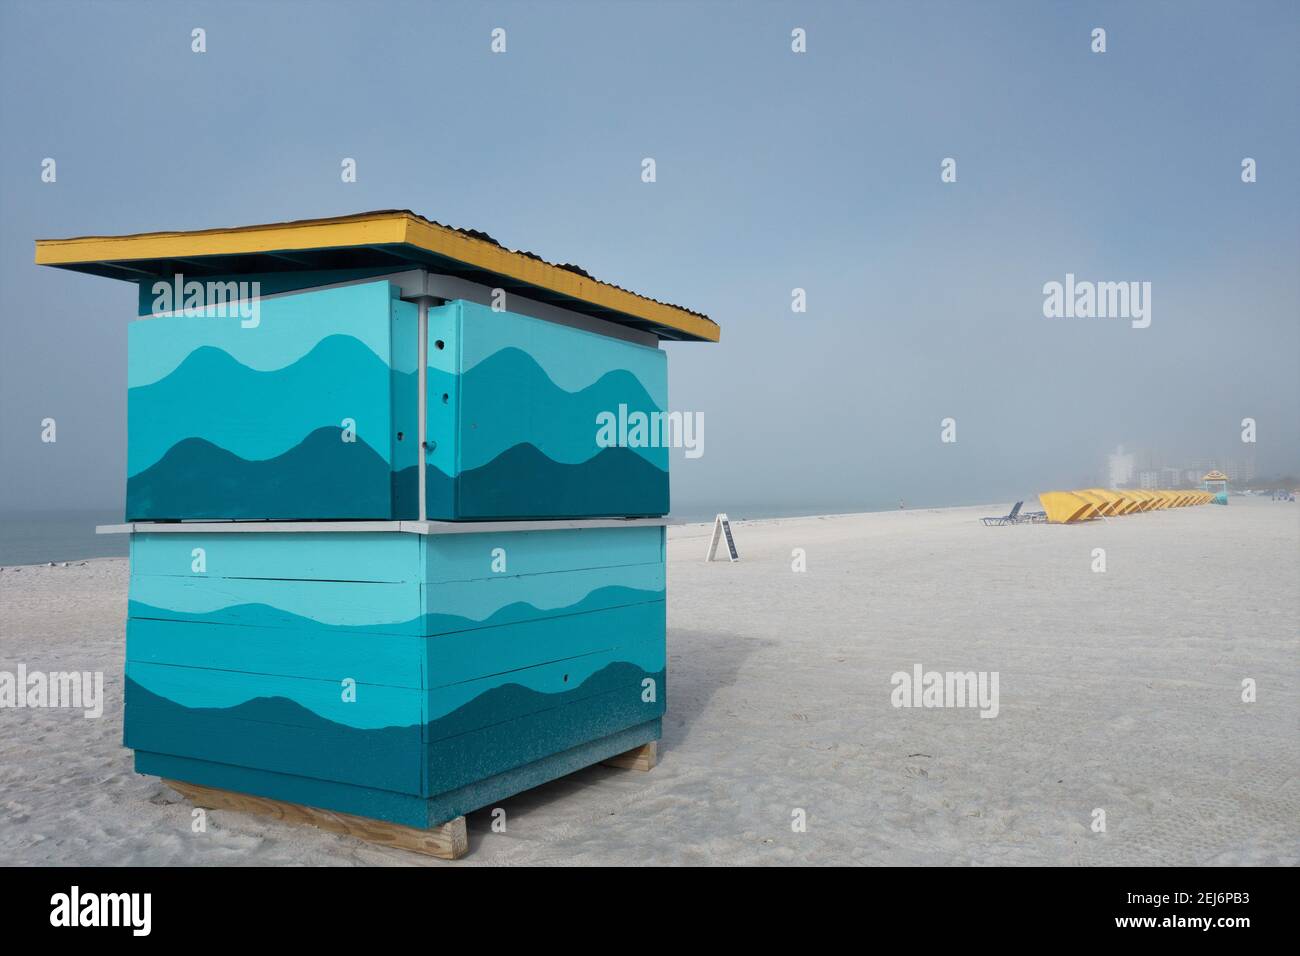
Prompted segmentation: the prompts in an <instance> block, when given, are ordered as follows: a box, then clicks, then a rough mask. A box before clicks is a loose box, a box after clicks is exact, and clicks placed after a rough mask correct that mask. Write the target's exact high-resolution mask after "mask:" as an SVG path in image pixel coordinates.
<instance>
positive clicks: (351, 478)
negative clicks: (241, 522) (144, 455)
mask: <svg viewBox="0 0 1300 956" xmlns="http://www.w3.org/2000/svg"><path fill="white" fill-rule="evenodd" d="M391 494H392V475H391V473H390V470H389V466H388V462H387V461H385V460H384V458H383V457H382V456H380V455H379V454H377V453H376V452H375V450H374V449H373V448H371V447H370V446H369V445H367V444H366V443H365V442H363V441H361V440H360V439H359V438H358V440H357V441H355V442H345V441H343V439H342V429H341V428H337V427H327V428H318V429H316V430H315V431H314V432H312V433H311V434H309V435H308V436H307V437H306V438H304V439H303V441H302V442H301V443H300V444H298V445H296V446H295V447H293V448H292V449H290V450H289V451H287V452H285V453H284V454H283V455H278V456H276V457H275V458H268V459H264V460H261V461H249V460H246V459H244V458H240V457H239V456H238V455H235V454H233V453H231V452H229V451H226V450H225V449H224V448H219V447H217V446H216V445H214V444H212V443H211V442H209V441H206V440H204V439H202V438H187V439H185V440H184V441H181V442H178V443H177V444H175V445H173V446H172V447H171V448H170V449H168V451H167V454H165V455H163V457H162V458H161V459H160V460H159V461H158V462H157V464H155V465H152V466H151V467H149V468H146V469H145V470H144V471H142V472H140V473H139V474H138V475H132V476H131V477H129V478H127V481H126V518H127V520H128V521H136V520H162V519H179V518H267V519H282V520H314V519H347V518H381V519H386V518H389V517H391V515H392V503H391V499H390V496H391Z"/></svg>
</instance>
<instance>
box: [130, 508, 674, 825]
mask: <svg viewBox="0 0 1300 956" xmlns="http://www.w3.org/2000/svg"><path fill="white" fill-rule="evenodd" d="M136 537H137V540H136V541H135V543H134V548H135V553H134V555H133V563H132V576H131V587H130V602H129V618H128V620H127V631H126V710H125V719H124V739H125V743H126V745H127V746H128V747H130V748H132V749H134V750H136V751H137V766H138V767H146V768H153V770H152V771H151V772H157V773H164V774H167V773H170V774H174V775H176V777H177V779H182V780H186V779H188V780H190V781H191V782H198V783H207V784H208V785H211V786H219V787H225V788H227V789H234V790H239V791H241V792H251V793H260V794H261V795H264V796H272V797H276V796H277V795H278V796H279V798H283V799H292V800H294V801H296V802H306V803H308V804H310V805H312V806H320V807H324V808H326V809H335V810H339V811H340V812H353V811H356V810H358V809H359V810H361V811H363V812H364V813H366V814H368V815H373V816H377V817H379V818H381V819H391V820H396V821H401V822H415V823H417V824H419V821H420V819H421V814H424V813H427V814H429V815H438V814H442V813H445V812H448V810H447V808H448V807H456V806H461V807H463V808H466V809H475V808H477V807H478V806H481V805H482V804H481V803H478V802H475V801H476V800H477V799H480V797H475V796H472V794H480V795H481V794H484V793H490V794H492V796H487V797H481V799H484V800H487V799H497V798H498V797H500V796H501V795H502V794H504V793H507V792H518V790H521V789H526V788H527V787H529V786H534V785H536V784H537V783H540V782H544V781H545V780H549V779H553V778H554V777H556V776H559V775H561V774H563V773H567V772H570V771H572V770H574V769H577V768H578V767H580V766H586V765H587V764H589V763H592V762H595V761H597V760H600V759H603V758H604V757H606V756H610V755H612V754H614V753H618V752H622V750H626V749H629V748H630V747H632V746H636V745H639V744H641V743H645V742H646V741H647V740H651V739H657V737H658V735H659V729H660V724H659V721H660V719H661V718H662V716H663V714H664V711H665V701H666V688H665V686H664V680H665V677H666V670H667V655H666V645H665V639H664V637H665V629H666V601H665V596H666V595H665V581H664V564H663V546H664V531H663V529H662V528H659V527H645V526H639V527H635V526H634V527H629V528H607V529H586V530H576V529H559V530H554V531H528V532H503V531H496V532H486V533H483V534H481V535H480V534H457V535H447V536H441V537H440V536H415V535H405V534H392V533H388V534H386V533H382V532H358V533H353V534H312V533H298V534H286V533H267V534H204V533H201V532H192V533H180V532H177V533H171V534H163V533H156V534H150V533H141V534H138V535H137V536H136ZM195 547H204V548H205V549H206V559H207V564H206V567H205V569H204V570H203V571H196V570H194V569H193V567H192V566H191V564H190V558H189V556H190V554H191V552H192V551H193V549H194V548H195ZM498 551H499V552H500V553H502V554H504V555H508V556H509V562H510V563H509V566H508V567H500V566H496V565H494V557H493V555H494V554H495V553H496V552H498ZM616 747H618V748H621V749H615V748H616ZM485 781H495V782H493V783H491V784H490V786H489V785H488V784H486V783H484V782H485ZM481 786H488V787H489V788H488V789H487V790H482V789H475V788H479V787H481ZM286 795H287V796H286ZM457 812H463V810H462V811H457ZM435 822H440V821H435Z"/></svg>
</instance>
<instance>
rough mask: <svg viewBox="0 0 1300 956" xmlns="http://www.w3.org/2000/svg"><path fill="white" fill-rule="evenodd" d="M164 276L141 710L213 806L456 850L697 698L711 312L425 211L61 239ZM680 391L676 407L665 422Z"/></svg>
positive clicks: (145, 484)
mask: <svg viewBox="0 0 1300 956" xmlns="http://www.w3.org/2000/svg"><path fill="white" fill-rule="evenodd" d="M36 261H37V263H38V264H44V265H50V266H55V267H59V268H63V269H70V270H73V271H78V272H85V273H90V274H93V275H99V276H105V277H108V278H115V279H121V280H124V281H128V282H133V283H136V284H137V286H138V287H139V307H138V309H137V313H138V316H137V318H138V320H137V321H135V322H133V323H132V324H131V326H130V329H129V334H128V359H127V361H128V388H129V390H128V399H127V409H128V426H127V431H128V439H127V441H128V449H127V460H128V465H127V471H128V474H127V493H126V509H125V519H126V520H125V523H124V524H122V525H120V526H113V527H112V528H108V529H103V530H106V531H121V532H125V533H128V534H130V537H131V583H130V602H129V611H128V620H127V628H126V630H127V637H126V680H125V686H126V704H125V719H124V725H125V726H124V738H125V741H124V742H125V744H126V746H127V747H129V748H131V749H133V750H134V751H135V766H136V770H137V772H139V773H143V774H152V775H156V776H159V777H162V778H164V779H166V780H167V781H168V782H169V783H171V784H172V785H173V786H174V787H176V789H178V790H179V791H181V792H182V793H184V794H186V795H187V796H189V797H190V798H191V799H193V800H194V801H195V802H197V803H199V804H200V805H204V806H219V807H236V808H241V809H249V810H257V811H262V812H269V813H274V814H277V815H280V816H282V817H285V818H288V819H301V820H307V821H310V822H313V823H315V824H317V825H320V826H324V827H326V828H329V829H334V830H340V831H343V832H348V833H353V834H356V835H359V836H362V837H363V838H366V839H371V840H375V841H378V842H383V843H390V844H394V845H399V846H408V847H411V848H414V849H419V850H422V851H424V852H431V853H435V854H437V855H443V856H452V857H454V856H457V855H459V854H460V853H463V852H464V849H465V837H464V819H463V815H464V814H465V813H468V812H469V811H472V810H475V809H478V808H481V807H484V806H487V805H489V804H491V803H493V802H494V801H497V800H500V799H502V798H504V797H507V796H510V795H512V794H515V793H518V792H520V791H522V790H525V789H529V788H531V787H534V786H537V785H538V784H541V783H543V782H545V781H548V780H551V779H554V778H556V777H559V776H562V775H564V774H567V773H570V772H572V771H574V770H577V769H580V768H581V767H584V766H588V765H590V764H593V763H597V762H601V761H614V762H615V763H617V764H619V765H622V766H630V767H639V768H641V769H648V767H649V766H652V765H653V759H654V758H653V747H654V742H655V741H656V740H658V738H659V736H660V725H661V719H662V716H663V714H664V710H665V706H666V687H665V676H666V675H665V669H666V650H665V580H664V547H665V542H664V524H665V520H666V519H665V518H664V515H665V514H666V513H667V512H668V508H669V498H668V449H667V448H666V447H663V445H662V444H661V443H659V442H655V443H653V444H649V445H647V444H644V443H642V444H639V445H636V446H635V447H633V446H631V445H630V444H629V445H616V446H607V443H602V442H601V441H599V440H598V428H597V421H598V416H599V415H601V414H602V413H613V414H618V413H620V411H621V413H622V414H625V415H633V414H635V413H641V414H643V415H645V416H646V417H647V418H650V417H651V416H654V415H656V413H666V412H667V411H668V406H667V365H666V356H665V354H664V352H663V351H662V349H661V348H660V342H661V341H662V340H665V339H669V340H677V341H714V342H716V341H717V340H718V338H719V330H718V326H717V325H716V324H715V323H714V322H713V321H711V320H710V319H708V318H707V317H706V316H704V315H701V314H699V313H696V312H692V311H690V310H687V309H684V308H681V307H678V306H673V305H668V304H665V303H662V302H658V301H656V300H653V299H649V298H646V297H644V296H640V295H637V294H635V293H632V292H628V291H627V290H625V289H621V288H619V287H617V286H613V285H610V284H608V283H603V282H599V281H597V280H595V279H593V278H592V277H591V276H589V275H588V274H586V273H585V272H583V271H582V270H580V269H578V268H576V267H573V266H558V265H553V264H551V263H548V262H545V261H544V260H542V259H540V258H538V257H536V256H534V255H532V254H530V253H523V252H515V251H511V250H507V249H505V248H504V247H502V246H500V245H499V244H497V243H496V242H495V241H493V240H492V239H491V238H490V237H487V236H485V235H484V234H482V233H475V232H468V231H463V230H457V229H451V228H448V227H446V226H442V225H439V224H437V223H434V222H431V221H429V220H426V219H423V218H421V217H419V216H416V215H414V214H412V213H410V212H408V211H404V210H393V211H382V212H374V213H365V214H361V215H356V216H346V217H339V218H332V219H315V220H304V221H299V222H289V223H277V224H270V225H259V226H249V227H240V228H232V229H211V230H202V231H195V232H166V233H150V234H142V235H129V236H102V237H84V238H76V239H58V240H38V241H37V244H36ZM654 420H656V421H657V420H658V419H654Z"/></svg>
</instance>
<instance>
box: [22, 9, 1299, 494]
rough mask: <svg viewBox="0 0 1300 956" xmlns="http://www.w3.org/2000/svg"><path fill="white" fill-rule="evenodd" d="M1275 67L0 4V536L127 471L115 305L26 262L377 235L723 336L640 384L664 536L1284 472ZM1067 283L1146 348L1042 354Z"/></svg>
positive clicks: (455, 19) (943, 37) (1207, 59)
mask: <svg viewBox="0 0 1300 956" xmlns="http://www.w3.org/2000/svg"><path fill="white" fill-rule="evenodd" d="M196 26H197V27H203V28H204V29H205V30H206V31H207V44H208V52H207V53H205V54H202V55H198V54H194V53H192V52H191V51H190V31H191V29H192V28H194V27H196ZM494 27H502V28H504V29H505V30H506V31H507V44H508V50H507V52H506V53H505V54H493V53H491V52H490V49H489V42H490V32H491V30H492V29H493V28H494ZM794 27H803V28H805V29H806V30H807V35H808V52H807V53H806V54H802V55H797V54H794V53H792V52H791V50H790V31H791V29H792V28H794ZM1094 27H1103V28H1105V29H1106V31H1107V52H1106V53H1104V54H1095V53H1092V52H1091V51H1090V48H1089V44H1090V40H1089V35H1090V32H1091V30H1092V29H1093V28H1094ZM1298 48H1300V7H1298V6H1297V5H1296V4H1292V3H1277V4H1272V3H1234V4H1227V3H1219V4H1210V3H1113V4H1109V3H1097V4H1084V3H1080V4H1068V5H1066V4H1054V3H1037V2H1035V3H1030V2H1024V3H985V4H973V3H925V2H921V3H878V4H877V3H817V4H778V3H770V4H724V3H708V2H701V3H654V4H651V3H603V4H600V3H530V4H522V3H519V4H516V3H473V4H443V3H427V2H426V3H412V4H402V3H382V2H370V3H358V4H350V3H337V2H335V3H330V2H327V3H314V4H306V3H295V2H279V3H277V2H260V3H220V4H201V3H187V2H172V3H131V2H125V3H112V4H107V3H96V4H90V3H26V2H17V0H0V90H3V92H0V130H3V142H2V145H0V184H2V186H3V188H2V189H0V253H2V255H0V307H2V308H3V321H2V322H0V400H2V401H3V414H0V464H2V465H3V470H4V474H5V484H6V486H7V488H8V489H9V491H10V499H9V501H7V502H6V506H7V507H9V508H15V507H18V508H21V507H33V508H36V507H40V508H59V507H69V506H72V505H74V504H78V505H101V504H108V505H114V506H115V505H117V504H118V503H119V502H120V501H121V495H122V486H123V481H124V472H125V421H124V419H125V331H126V325H127V323H128V322H129V320H130V317H131V316H132V315H133V314H134V305H135V300H134V289H133V287H131V286H128V285H126V284H124V283H116V282H113V281H110V280H104V279H96V278H93V277H88V276H79V275H72V274H68V273H62V272H60V271H57V270H50V269H41V268H37V267H36V266H34V265H33V264H32V251H33V250H32V241H33V240H34V239H35V238H38V237H42V238H44V237H58V236H65V235H82V234H93V233H121V232H135V231H147V230H153V229H163V228H203V227H211V226H222V225H238V224H247V223H254V222H265V221H275V220H283V219H294V218H304V217H312V216H326V215H335V214H342V213H348V212H356V211H361V210H367V209H379V208H390V207H398V208H410V209H412V210H414V211H416V212H418V213H421V214H423V215H426V216H428V217H430V218H432V219H436V220H438V221H440V222H445V223H449V224H452V225H457V226H465V227H473V228H478V229H482V230H485V231H487V232H489V233H491V234H492V235H493V236H494V237H496V238H497V239H498V240H500V241H501V242H502V243H504V244H505V245H507V246H510V247H514V248H525V249H529V250H532V251H534V252H537V253H539V254H541V255H543V256H545V257H546V258H548V259H552V260H555V261H568V262H576V263H579V264H581V265H582V266H584V267H585V268H586V269H588V270H589V271H590V272H592V273H593V274H594V275H596V276H597V277H599V278H602V279H606V280H608V281H612V282H616V283H618V284H620V285H623V286H626V287H629V288H631V289H634V290H636V291H639V292H644V293H646V294H649V295H652V296H655V297H657V298H661V299H666V300H668V301H672V302H677V303H680V304H683V305H686V306H689V307H691V308H694V309H697V310H700V311H704V312H707V313H708V314H709V315H711V316H713V317H714V318H715V319H716V320H717V321H718V322H719V323H720V324H721V326H722V330H723V338H722V342H721V343H720V344H719V345H695V344H673V345H670V346H668V349H669V355H670V376H671V377H670V400H671V404H672V406H673V407H674V408H676V409H682V410H688V411H702V412H703V413H704V415H705V420H706V442H705V454H704V456H703V457H702V458H700V459H698V460H684V459H682V458H681V457H680V455H679V456H677V457H676V458H675V459H674V462H673V492H674V501H675V503H676V505H677V506H678V507H679V508H682V509H687V510H702V511H707V510H711V509H714V508H715V507H716V510H724V509H726V508H728V507H730V508H731V509H732V510H734V511H739V510H742V508H741V507H740V506H750V507H755V508H768V509H774V510H781V509H783V508H784V509H788V510H819V509H825V510H850V509H853V508H864V507H872V506H876V505H880V504H887V503H889V502H892V501H895V500H897V499H898V498H900V497H902V498H905V499H907V500H908V501H909V503H915V504H945V503H960V502H977V501H995V500H1002V499H1006V500H1013V499H1015V498H1023V497H1026V496H1028V495H1030V494H1032V493H1034V492H1036V491H1039V490H1045V489H1047V488H1049V487H1058V486H1064V487H1071V486H1078V485H1081V484H1093V483H1096V482H1099V481H1102V480H1104V473H1103V470H1102V469H1103V467H1104V455H1105V453H1106V452H1107V451H1108V450H1110V449H1111V448H1113V447H1114V446H1115V445H1116V444H1118V443H1121V442H1123V443H1124V444H1126V445H1127V446H1129V447H1130V448H1137V449H1149V450H1151V451H1152V452H1153V453H1155V454H1157V456H1158V457H1160V458H1162V459H1169V460H1170V461H1171V463H1177V462H1178V461H1180V460H1183V459H1194V458H1209V457H1220V458H1222V457H1225V456H1233V455H1240V454H1241V453H1242V450H1243V449H1242V446H1241V443H1240V441H1239V432H1240V424H1239V423H1240V421H1241V419H1242V418H1244V417H1253V418H1255V419H1256V420H1257V422H1258V435H1259V439H1258V444H1257V446H1256V447H1255V449H1254V451H1255V454H1256V456H1257V464H1258V467H1259V468H1260V469H1261V470H1263V471H1283V470H1289V471H1293V472H1294V471H1296V470H1300V419H1298V417H1297V415H1296V409H1297V408H1300V201H1298V200H1300V196H1298V190H1300V186H1298V185H1297V180H1296V176H1295V173H1294V170H1295V166H1296V163H1297V160H1298V158H1300V150H1298V147H1300V127H1298V126H1297V123H1298V120H1297V117H1300V108H1297V107H1298V106H1300V104H1298V103H1297V98H1298V92H1297V91H1300V67H1298V65H1297V63H1298V60H1300V58H1297V57H1296V55H1295V50H1296V49H1298ZM647 156H649V157H653V158H654V159H655V160H656V164H657V173H658V181H657V182H655V183H653V184H646V183H643V182H641V179H640V169H641V160H642V158H643V157H647ZM1247 156H1249V157H1252V158H1254V159H1255V160H1256V161H1257V163H1258V176H1259V179H1258V182H1256V183H1253V184H1249V185H1248V184H1243V183H1242V182H1241V178H1240V164H1241V160H1242V158H1243V157H1247ZM44 157H54V158H55V159H56V160H57V163H58V182H57V183H54V184H47V183H42V182H41V180H40V163H41V160H42V159H43V158H44ZM343 157H353V158H355V159H356V160H357V163H358V182H356V183H354V184H344V183H342V182H341V181H340V176H339V164H340V161H341V159H342V158H343ZM945 157H954V158H955V159H956V160H957V170H958V180H957V182H956V183H953V184H943V183H941V182H940V180H939V164H940V162H941V160H942V159H943V158H945ZM1067 272H1073V273H1075V274H1076V275H1077V276H1079V277H1080V278H1083V279H1093V280H1098V281H1129V280H1137V281H1149V282H1151V283H1152V288H1153V293H1152V298H1153V302H1152V305H1153V310H1152V324H1151V327H1150V328H1148V329H1142V330H1135V329H1132V328H1130V327H1129V324H1128V323H1127V322H1123V321H1117V320H1104V319H1073V320H1048V319H1045V318H1044V317H1043V314H1042V302H1043V295H1042V286H1043V284H1044V283H1045V282H1049V281H1053V280H1056V281H1060V280H1062V279H1063V278H1064V276H1065V274H1066V273H1067ZM794 287H802V288H805V289H806V290H807V295H808V303H809V310H808V312H807V313H806V314H794V313H792V312H791V311H790V291H791V289H792V288H794ZM47 416H48V417H54V418H56V419H57V421H58V423H59V442H58V443H57V444H56V445H54V446H50V445H42V444H41V443H40V441H39V422H40V420H41V419H42V418H44V417H47ZM945 417H953V418H955V419H956V420H957V428H958V441H957V443H956V444H955V445H943V444H941V443H940V441H939V431H940V428H939V423H940V420H941V419H942V418H945Z"/></svg>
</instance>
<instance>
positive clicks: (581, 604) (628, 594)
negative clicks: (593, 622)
mask: <svg viewBox="0 0 1300 956" xmlns="http://www.w3.org/2000/svg"><path fill="white" fill-rule="evenodd" d="M664 595H665V592H664V591H663V589H657V590H650V589H645V588H630V587H624V586H622V585H611V586H608V587H600V588H596V589H595V590H593V591H591V592H590V593H589V594H587V595H586V596H585V597H583V598H582V599H581V600H580V601H577V602H574V603H573V604H568V605H565V606H564V607H558V608H539V607H537V606H536V605H534V604H532V603H530V602H528V601H512V602H511V603H509V604H506V605H503V606H502V607H500V608H497V609H496V610H495V611H493V612H492V613H491V614H488V615H486V616H485V617H482V618H472V617H467V616H463V615H459V614H440V613H436V612H431V613H428V614H425V615H424V616H423V617H421V618H416V619H415V620H411V621H398V622H393V623H377V624H326V623H322V622H320V621H317V620H315V619H313V618H310V617H306V616H304V615H301V614H295V613H294V612H292V611H286V610H282V609H280V608H277V607H273V606H272V605H269V604H235V605H231V606H230V607H224V608H219V609H217V610H214V611H207V612H201V613H199V612H187V611H175V610H171V609H169V608H162V607H155V606H153V605H150V604H146V603H144V602H141V601H134V600H132V601H130V602H128V608H127V614H128V616H130V617H133V618H146V619H156V620H166V621H181V622H184V623H189V624H242V625H246V626H248V627H269V628H285V627H298V628H303V629H312V630H321V631H329V632H331V633H335V634H367V633H386V634H413V635H416V636H420V637H427V636H433V635H437V634H447V633H451V632H454V631H469V630H475V629H477V628H484V627H499V626H501V625H504V624H517V623H521V622H523V621H534V620H538V619H539V618H553V617H562V616H569V615H574V614H585V613H587V612H588V611H606V610H609V609H611V608H616V607H626V606H628V605H633V604H648V603H652V602H656V601H662V600H664Z"/></svg>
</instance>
